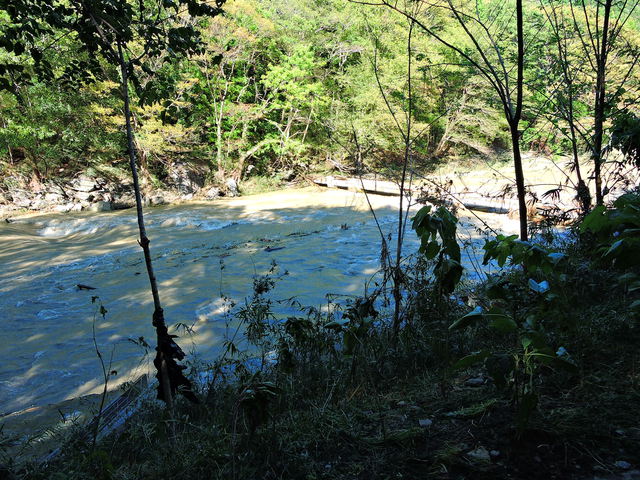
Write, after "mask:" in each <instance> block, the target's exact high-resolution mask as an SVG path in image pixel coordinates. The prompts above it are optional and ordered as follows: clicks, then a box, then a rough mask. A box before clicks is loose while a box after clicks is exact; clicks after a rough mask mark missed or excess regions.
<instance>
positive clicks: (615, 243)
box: [580, 193, 640, 269]
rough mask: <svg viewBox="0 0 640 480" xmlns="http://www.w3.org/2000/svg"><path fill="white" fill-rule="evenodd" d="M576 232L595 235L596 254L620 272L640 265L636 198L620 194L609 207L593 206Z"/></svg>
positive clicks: (639, 219)
mask: <svg viewBox="0 0 640 480" xmlns="http://www.w3.org/2000/svg"><path fill="white" fill-rule="evenodd" d="M580 231H581V232H582V233H586V232H590V233H591V234H593V235H594V236H595V238H596V239H597V240H598V245H597V247H596V251H597V253H598V254H599V256H600V258H601V259H602V260H603V261H606V262H611V263H613V264H614V265H616V266H617V267H618V268H621V269H626V268H629V267H635V266H638V265H640V195H638V194H637V193H627V194H625V195H622V196H621V197H619V198H618V199H617V200H616V201H615V202H614V203H613V207H612V208H607V207H605V206H604V205H599V206H597V207H595V208H594V209H593V210H592V211H591V212H590V213H589V214H588V215H587V216H586V217H585V218H584V220H583V221H582V223H581V224H580Z"/></svg>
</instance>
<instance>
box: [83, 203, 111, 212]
mask: <svg viewBox="0 0 640 480" xmlns="http://www.w3.org/2000/svg"><path fill="white" fill-rule="evenodd" d="M89 210H90V211H92V212H109V211H111V210H112V208H111V202H96V203H94V204H92V205H91V206H90V207H89Z"/></svg>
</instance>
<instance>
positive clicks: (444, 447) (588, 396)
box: [0, 245, 640, 480]
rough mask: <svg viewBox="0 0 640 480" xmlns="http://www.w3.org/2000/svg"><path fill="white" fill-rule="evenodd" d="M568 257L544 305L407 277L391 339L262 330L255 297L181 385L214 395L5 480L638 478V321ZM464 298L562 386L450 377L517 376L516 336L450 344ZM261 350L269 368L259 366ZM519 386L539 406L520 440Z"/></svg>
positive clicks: (264, 304)
mask: <svg viewBox="0 0 640 480" xmlns="http://www.w3.org/2000/svg"><path fill="white" fill-rule="evenodd" d="M566 253H567V255H568V257H569V258H568V260H567V261H568V262H569V263H568V265H567V267H566V268H565V269H564V270H563V272H564V273H563V272H557V275H565V276H564V277H562V281H563V282H564V283H563V285H564V291H563V294H562V295H561V298H559V299H554V300H553V301H549V300H547V299H546V297H542V296H539V295H537V294H533V293H531V292H528V291H527V289H526V288H521V287H520V285H526V281H527V278H528V275H524V273H523V272H521V271H518V270H515V271H512V272H511V273H507V274H505V275H504V276H503V280H508V281H509V282H511V283H510V284H511V285H514V287H513V289H512V291H513V292H516V293H515V294H514V295H513V296H512V297H510V299H509V300H500V301H498V300H496V299H495V298H490V297H491V296H490V295H489V291H488V286H482V285H481V286H476V288H475V292H474V293H473V295H467V294H466V292H457V293H456V295H454V296H453V297H451V298H449V297H442V296H441V295H439V294H438V293H437V291H438V290H437V288H436V287H437V286H436V285H433V284H431V283H430V282H431V280H429V278H430V277H429V276H428V275H425V270H420V269H422V268H426V267H424V265H423V264H422V263H421V262H420V263H418V266H417V267H415V269H414V270H411V271H408V272H407V282H408V283H407V288H408V290H409V292H418V291H420V292H421V293H420V294H419V295H418V294H414V295H409V297H408V298H407V300H406V307H407V309H406V315H407V317H406V318H407V322H406V324H405V326H404V328H403V329H402V330H401V332H400V334H399V336H398V337H394V334H393V331H392V329H391V328H390V327H388V321H387V319H385V318H384V312H381V313H380V314H379V316H377V317H376V316H375V315H373V317H374V318H375V320H374V321H373V322H371V321H370V319H369V315H371V312H369V313H367V314H366V315H367V318H362V316H360V317H359V316H358V314H357V312H358V311H359V310H358V308H357V305H358V304H357V303H356V302H354V303H352V304H351V305H347V306H345V307H344V308H343V315H342V317H341V318H343V319H344V318H348V319H349V322H348V323H347V324H345V325H342V326H336V324H335V322H334V320H336V319H337V318H339V317H335V318H334V317H332V316H330V315H327V314H322V313H320V312H317V311H315V310H313V309H311V310H305V311H301V313H300V314H299V315H298V316H297V317H295V318H293V319H292V318H290V319H287V320H286V321H282V320H281V321H277V320H276V319H275V318H274V317H273V315H272V314H271V311H270V301H269V300H267V299H266V298H265V296H264V293H265V288H266V289H268V288H270V287H271V286H272V282H270V281H269V280H268V279H256V282H255V285H256V293H255V294H254V296H253V298H251V299H250V300H249V301H248V303H247V304H246V305H243V306H242V307H240V308H242V310H236V311H235V312H231V313H232V314H233V315H235V316H236V318H240V319H241V320H242V321H243V322H244V323H245V332H246V333H245V335H244V337H243V339H242V341H238V340H236V341H234V342H232V343H228V344H227V352H226V354H225V356H224V357H223V358H222V359H221V360H220V361H219V362H217V363H216V364H214V365H208V366H200V367H198V368H197V369H198V370H200V371H201V373H202V370H206V372H208V375H209V378H210V379H212V380H211V381H210V382H209V383H208V384H206V385H203V386H202V389H201V391H200V392H199V397H200V398H201V400H202V402H201V404H199V405H192V404H188V403H186V402H183V401H179V402H178V403H177V405H176V407H175V410H174V411H173V412H169V411H167V410H166V409H165V408H164V407H163V406H162V405H160V404H158V403H157V402H148V403H147V404H145V405H144V406H143V408H142V409H141V410H140V412H139V413H138V414H137V415H136V416H134V417H133V418H132V419H131V420H130V421H129V422H128V424H127V426H126V429H125V430H124V431H123V432H122V433H120V434H118V435H112V436H110V437H107V438H105V439H104V440H102V441H101V442H99V444H98V445H97V447H96V448H95V449H92V448H91V447H90V446H88V445H86V444H84V443H82V442H79V441H78V440H77V438H78V437H76V436H73V435H71V436H70V437H69V438H68V439H67V443H66V447H65V448H64V450H63V452H64V453H63V455H62V456H60V457H59V458H58V460H57V461H55V462H53V463H51V464H49V465H46V466H41V465H36V464H31V465H29V464H27V465H22V466H17V465H12V464H11V463H10V461H9V467H8V470H7V473H4V475H5V477H4V478H21V479H45V478H47V479H62V478H65V479H93V480H95V479H123V480H124V479H146V478H149V479H151V478H172V479H190V480H193V479H232V480H235V479H254V478H255V479H258V478H260V479H306V480H320V479H326V480H338V479H345V480H346V479H360V478H361V479H400V478H405V479H407V478H409V479H413V478H430V479H435V480H438V479H443V480H445V479H479V480H482V479H487V480H488V479H502V478H503V479H523V480H524V479H540V480H542V479H544V480H548V479H554V478H557V479H576V480H586V479H592V478H594V476H601V477H606V476H608V475H613V474H616V473H620V472H621V470H622V467H624V466H625V465H624V464H623V463H620V462H621V461H623V462H628V464H629V465H630V466H631V467H632V468H633V467H634V466H638V465H639V464H640V452H639V451H638V448H637V446H638V445H639V444H640V428H639V426H638V423H637V412H638V410H639V409H640V353H638V349H637V345H638V344H639V342H640V328H639V327H638V318H637V316H636V314H634V313H633V312H632V311H630V310H629V308H628V304H629V298H628V294H627V292H626V290H625V289H623V288H621V287H620V286H619V285H618V284H617V283H616V281H615V280H616V278H617V276H618V275H619V272H618V271H615V270H612V269H609V268H606V267H604V266H602V265H597V264H595V263H593V262H594V259H593V258H592V257H590V256H589V255H588V254H585V252H584V251H582V250H581V249H580V248H577V247H576V246H575V245H569V247H568V248H567V250H566ZM421 265H422V266H421ZM596 267H597V268H596ZM554 274H555V273H554ZM554 278H555V277H554ZM558 278H560V277H558ZM412 282H414V283H412ZM418 287H420V288H418ZM467 296H472V297H473V301H474V302H476V303H478V304H483V305H497V304H501V305H502V306H503V307H505V308H506V309H507V310H509V309H516V310H517V309H521V310H522V311H526V312H528V314H535V315H538V316H539V318H541V319H542V320H541V323H542V325H543V327H542V330H541V331H542V332H543V334H544V337H545V341H546V342H548V343H549V345H551V346H552V348H553V349H554V350H555V349H557V348H559V347H560V346H563V347H564V348H566V350H568V351H569V352H571V355H572V359H573V362H574V363H575V365H576V366H577V368H576V370H575V371H564V370H562V369H560V368H556V367H555V366H554V365H555V364H552V363H550V364H545V363H540V364H539V365H536V366H535V368H534V367H531V371H529V370H526V371H525V370H522V371H519V372H517V373H515V374H513V375H512V376H510V381H509V382H508V385H507V386H506V388H502V389H499V388H497V383H496V381H495V380H494V377H492V375H491V374H490V372H489V371H488V370H487V368H485V366H483V364H478V365H475V366H470V367H468V368H467V369H464V370H452V368H451V367H452V365H453V364H454V363H455V362H456V361H457V360H458V359H460V358H461V357H463V356H464V355H467V354H468V353H470V352H473V351H477V350H481V349H489V350H491V351H493V352H507V355H511V356H514V358H519V359H520V358H524V357H522V352H521V350H522V349H521V347H520V344H519V337H517V336H515V334H514V333H511V334H506V335H502V336H500V335H497V334H496V332H495V330H492V329H491V328H489V327H488V326H486V325H478V326H476V327H472V328H468V329H465V330H461V331H451V330H450V329H449V325H451V324H452V323H453V322H454V321H455V320H456V319H458V318H460V317H461V316H462V315H464V314H465V313H467V312H468V311H470V310H471V306H467V305H464V304H461V303H460V302H459V299H461V298H467ZM501 302H502V303H501ZM517 314H519V313H518V312H516V313H514V315H517ZM332 322H334V323H332ZM348 338H349V339H350V340H349V341H348V340H347V339H348ZM354 338H355V342H354V341H353V340H354ZM274 350H275V351H277V352H278V363H276V364H274V363H272V362H269V361H265V358H267V357H268V355H267V352H270V351H274ZM345 353H349V355H346V354H345ZM248 365H253V367H252V368H249V367H248ZM529 367H530V366H528V367H527V368H529ZM510 375H511V374H510ZM517 378H520V379H528V380H529V381H530V382H531V388H533V389H534V390H535V392H536V395H537V399H538V403H537V407H536V408H535V409H533V410H532V413H531V416H530V418H529V419H528V421H527V422H525V424H524V425H523V424H521V422H520V421H519V419H518V415H519V411H520V407H519V406H518V402H524V397H522V396H517V395H515V393H514V392H515V391H516V390H515V386H514V384H513V381H514V379H517ZM213 379H215V381H214V380H213ZM469 379H475V380H478V379H480V380H481V381H475V382H469ZM621 466H622V467H621ZM2 475H3V473H0V478H3V477H2Z"/></svg>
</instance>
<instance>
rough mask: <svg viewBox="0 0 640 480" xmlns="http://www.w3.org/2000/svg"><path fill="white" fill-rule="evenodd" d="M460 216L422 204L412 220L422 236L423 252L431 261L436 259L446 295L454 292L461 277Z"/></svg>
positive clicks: (437, 271) (421, 250) (442, 289)
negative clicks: (458, 232)
mask: <svg viewBox="0 0 640 480" xmlns="http://www.w3.org/2000/svg"><path fill="white" fill-rule="evenodd" d="M457 223H458V219H457V218H456V217H455V216H454V215H453V214H452V213H451V212H449V211H448V210H447V209H446V208H444V207H438V209H437V210H436V211H435V212H433V213H431V207H430V206H428V205H427V206H424V207H422V208H421V209H420V210H419V211H418V213H416V215H415V217H413V219H412V227H413V229H414V230H415V231H416V234H417V235H418V237H419V238H420V253H422V254H424V256H425V258H427V259H428V260H434V259H437V260H436V266H435V268H434V270H433V272H434V275H435V277H436V279H437V282H438V287H439V289H440V290H441V291H442V293H443V294H449V293H451V292H453V290H454V289H455V287H456V285H457V284H458V283H459V282H460V279H461V278H462V272H463V267H462V264H461V263H460V262H461V255H460V246H459V245H458V240H457V238H456V225H457Z"/></svg>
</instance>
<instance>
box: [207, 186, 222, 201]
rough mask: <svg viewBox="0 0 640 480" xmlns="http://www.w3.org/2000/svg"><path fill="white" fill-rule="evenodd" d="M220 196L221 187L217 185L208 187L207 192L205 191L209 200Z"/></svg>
mask: <svg viewBox="0 0 640 480" xmlns="http://www.w3.org/2000/svg"><path fill="white" fill-rule="evenodd" d="M219 196H220V189H219V188H217V187H211V188H208V189H207V191H206V192H204V198H206V199H207V200H213V199H215V198H218V197H219Z"/></svg>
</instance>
